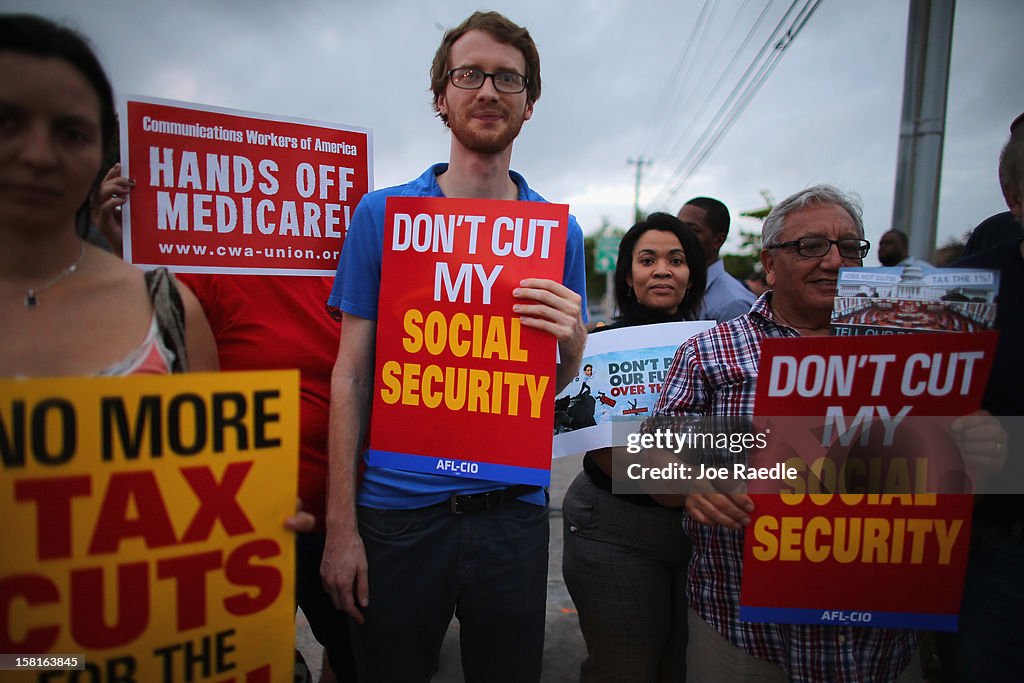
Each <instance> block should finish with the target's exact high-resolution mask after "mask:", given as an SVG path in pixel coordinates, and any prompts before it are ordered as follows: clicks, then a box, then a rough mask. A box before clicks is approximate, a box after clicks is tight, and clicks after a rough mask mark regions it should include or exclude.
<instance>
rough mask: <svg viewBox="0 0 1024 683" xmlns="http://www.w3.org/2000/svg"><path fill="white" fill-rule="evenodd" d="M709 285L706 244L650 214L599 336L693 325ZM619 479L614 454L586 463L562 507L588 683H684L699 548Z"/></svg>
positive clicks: (675, 518)
mask: <svg viewBox="0 0 1024 683" xmlns="http://www.w3.org/2000/svg"><path fill="white" fill-rule="evenodd" d="M706 282H707V267H706V266H705V264H704V250H703V249H702V248H701V246H700V241H699V240H698V239H697V236H696V235H694V234H693V232H692V231H691V230H690V229H689V228H687V227H686V226H685V225H684V224H683V223H682V222H680V221H679V220H678V219H677V218H675V217H674V216H670V215H669V214H666V213H654V214H651V215H650V216H648V218H647V220H644V221H640V222H639V223H637V224H636V225H634V226H633V227H632V228H630V229H629V231H628V232H627V233H626V235H625V236H624V237H623V238H622V242H621V243H620V244H619V259H618V264H617V265H616V268H615V301H616V304H617V307H618V317H616V319H615V321H614V322H613V324H611V325H609V326H607V327H604V328H598V330H595V332H598V331H600V330H607V329H613V328H617V327H629V326H632V325H650V324H655V323H661V322H674V321H679V320H694V319H695V318H696V317H697V313H698V311H699V310H700V304H701V298H702V297H703V294H704V285H705V283H706ZM611 471H612V449H610V448H604V449H601V450H597V451H590V452H589V453H587V454H586V456H584V459H583V472H581V473H580V474H579V476H577V477H576V480H575V481H574V482H573V483H572V485H571V486H570V487H569V490H568V491H567V492H566V494H565V501H564V502H563V504H562V516H563V523H564V534H565V535H564V543H565V547H564V552H563V556H562V574H563V576H564V578H565V585H566V587H567V588H568V589H569V594H570V595H571V596H572V599H573V602H574V603H575V604H576V609H577V611H578V612H579V618H580V627H581V628H582V630H583V637H584V639H585V640H586V642H587V658H586V659H585V660H584V661H583V664H582V665H581V667H580V680H582V681H659V680H663V681H683V680H685V679H686V636H687V630H686V569H687V565H688V564H689V560H690V541H689V539H688V538H687V537H686V536H685V535H684V534H683V529H682V509H681V507H675V508H670V507H665V506H663V505H662V504H660V503H659V502H658V501H656V500H655V499H653V498H651V497H650V496H647V495H643V494H636V495H616V494H613V493H612V478H611ZM679 505H680V506H681V502H680V503H679Z"/></svg>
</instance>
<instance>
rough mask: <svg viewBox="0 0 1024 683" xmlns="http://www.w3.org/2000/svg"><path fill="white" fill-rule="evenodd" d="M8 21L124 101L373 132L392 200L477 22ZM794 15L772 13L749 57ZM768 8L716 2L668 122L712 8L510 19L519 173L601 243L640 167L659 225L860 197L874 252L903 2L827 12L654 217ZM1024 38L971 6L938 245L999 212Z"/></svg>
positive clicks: (185, 5) (315, 15)
mask: <svg viewBox="0 0 1024 683" xmlns="http://www.w3.org/2000/svg"><path fill="white" fill-rule="evenodd" d="M5 4H6V5H7V6H13V7H12V9H15V10H22V11H33V12H38V13H41V14H44V15H47V16H50V17H54V18H58V19H69V20H70V23H72V24H73V25H75V26H76V27H78V28H80V29H81V30H82V31H83V32H84V33H85V34H86V35H87V36H89V37H90V38H91V39H92V40H93V42H94V43H95V45H96V46H97V48H98V51H99V53H100V56H101V58H102V59H103V61H104V64H105V65H106V66H107V68H108V70H109V71H110V73H111V77H112V79H113V81H114V84H115V87H116V88H117V90H118V91H120V92H131V93H137V94H142V95H150V96H155V97H167V98H175V99H185V100H192V101H198V102H202V103H205V104H212V105H217V106H222V107H232V108H237V109H243V110H249V111H257V112H267V113H272V114H278V115H283V116H295V117H304V118H310V119H318V120H326V121H337V122H340V123H347V124H351V125H356V126H362V127H367V128H373V130H374V146H375V162H374V171H375V175H376V182H375V185H376V186H377V187H383V186H386V185H391V184H395V183H399V182H404V181H405V180H407V179H409V178H411V177H413V176H415V175H417V174H418V173H420V172H421V171H422V170H423V168H425V167H426V166H427V165H428V164H430V163H432V162H434V161H438V160H441V159H445V158H446V157H447V153H448V137H447V132H446V131H445V130H444V128H443V126H442V125H441V124H440V122H439V121H438V120H437V119H435V118H434V117H433V112H432V110H431V106H430V102H431V98H430V94H429V92H428V87H429V82H428V69H429V66H430V60H431V58H432V56H433V53H434V50H435V49H436V47H437V44H438V42H439V40H440V37H441V33H442V31H443V29H444V28H447V27H450V26H452V25H455V24H457V23H458V22H459V21H461V20H462V19H463V18H464V17H465V16H467V15H468V14H469V13H471V12H472V11H473V10H475V9H477V6H476V4H475V3H470V2H463V1H461V0H459V1H446V2H444V3H421V2H415V0H388V1H384V2H377V3H363V2H355V1H350V2H338V1H336V0H306V1H304V2H296V3H288V4H285V3H278V2H271V1H269V0H266V1H261V2H252V1H250V2H240V1H222V2H199V1H197V0H193V1H191V2H176V3H158V2H138V1H135V2H132V1H129V0H123V1H122V0H106V1H95V2H89V3H83V2H75V1H74V0H37V1H34V2H29V1H27V0H13V1H10V0H9V2H7V3H5ZM787 5H788V3H781V4H780V5H779V7H775V6H774V5H773V6H772V7H771V8H770V10H769V14H770V16H769V17H768V18H766V20H765V23H764V31H763V33H762V34H758V37H757V38H756V39H755V40H754V41H752V45H759V44H760V42H761V41H763V37H762V36H763V35H764V34H766V32H767V30H768V29H770V27H771V26H773V25H774V23H775V22H776V21H777V19H778V17H779V16H781V14H782V12H783V11H784V10H785V7H786V6H787ZM764 6H765V1H764V0H747V1H746V2H744V1H743V0H722V2H719V3H718V7H717V9H716V12H715V15H714V18H713V21H712V23H711V25H710V26H709V28H708V32H707V35H706V37H705V41H704V43H703V44H702V46H701V49H700V50H698V51H696V53H695V55H694V57H693V61H692V67H693V68H692V70H691V72H690V74H689V75H688V76H687V81H686V82H687V84H688V85H687V87H686V88H685V90H684V92H682V93H681V94H680V95H679V96H678V99H677V100H676V103H675V105H674V106H672V107H666V111H663V112H661V111H659V112H657V113H656V115H653V116H652V113H653V112H654V107H655V105H656V104H657V102H658V101H659V98H660V96H661V95H662V92H663V89H664V87H665V84H666V83H667V82H668V81H669V80H670V76H671V71H672V69H673V67H674V66H675V64H676V62H677V60H678V58H679V55H680V53H681V51H682V49H683V47H684V43H685V41H686V40H687V38H688V37H689V35H690V33H691V29H692V27H693V25H694V22H695V21H696V20H697V17H698V15H699V13H700V10H701V8H702V7H703V3H700V2H695V1H694V2H684V3H680V2H670V1H669V0H652V1H651V2H646V3H642V4H640V5H638V4H636V3H628V2H624V1H622V2H599V1H597V0H592V1H590V2H576V3H552V2H545V1H543V0H520V1H518V2H515V3H512V2H497V3H495V4H494V9H497V10H499V11H503V12H505V13H506V14H507V15H508V16H509V17H510V18H512V19H513V20H515V21H518V22H521V23H523V24H525V25H526V26H527V27H528V28H529V29H530V31H531V33H532V34H533V36H534V38H535V40H536V41H537V43H538V46H539V48H540V53H541V63H542V69H543V74H544V92H543V94H542V97H541V100H540V102H539V103H538V105H537V110H536V114H535V116H534V118H533V119H532V120H531V121H529V122H527V124H526V126H525V127H524V129H523V134H522V135H521V137H520V139H519V141H517V143H516V148H515V154H514V157H513V167H514V168H516V169H517V170H520V171H522V172H523V173H524V174H525V175H526V177H527V178H528V179H529V181H530V183H531V185H533V186H534V187H536V188H537V189H538V190H539V191H540V192H541V193H542V194H544V195H545V196H546V197H548V198H549V199H551V200H553V201H569V202H571V204H572V210H573V212H574V213H575V214H577V216H578V217H579V218H580V220H581V223H582V224H583V225H584V228H585V229H587V228H591V229H593V228H596V227H597V226H598V225H600V223H601V219H602V217H603V216H607V217H608V218H610V219H611V221H612V222H613V223H617V224H620V225H623V226H625V225H628V222H629V221H630V220H631V217H632V201H633V181H634V167H632V166H629V165H627V164H626V159H627V158H630V157H633V158H635V157H636V156H638V155H639V154H644V155H646V156H650V157H652V158H654V160H655V165H654V166H653V167H651V168H650V169H645V182H644V192H643V193H642V198H643V199H644V204H645V208H647V209H649V210H654V209H667V210H670V211H672V212H674V211H675V210H676V209H677V208H678V205H681V204H682V203H683V202H684V201H685V200H686V199H688V198H689V197H692V196H695V195H698V194H710V195H712V196H717V197H720V198H721V199H722V200H724V201H725V202H726V203H727V204H728V205H729V206H730V208H731V209H733V211H734V215H735V214H737V213H738V212H739V211H741V210H745V209H751V208H756V207H758V206H761V204H762V200H761V197H760V194H759V192H760V190H762V189H768V190H770V191H771V192H772V193H773V194H774V196H775V198H776V199H781V198H782V197H784V196H786V195H787V194H790V193H792V192H794V191H796V190H799V189H801V188H803V187H805V186H807V185H809V184H813V183H816V182H833V183H836V184H838V185H840V186H842V187H844V188H845V189H849V190H853V191H856V192H858V193H859V194H860V195H861V196H862V197H863V199H864V203H865V223H866V225H867V229H868V237H869V239H872V240H873V241H877V238H878V236H879V235H880V234H881V232H883V231H884V230H885V229H887V228H888V227H889V221H890V220H891V213H892V195H893V188H894V185H895V168H896V146H897V142H898V135H899V118H900V108H901V101H902V91H903V82H902V81H903V60H904V56H905V39H906V26H907V14H908V7H907V4H906V3H897V2H891V1H890V0H865V1H864V2H857V3H849V2H836V1H830V2H824V3H823V4H822V5H821V7H820V8H819V10H818V11H817V13H816V14H815V15H814V16H813V17H812V18H811V20H810V21H809V22H808V24H807V26H806V27H805V28H804V30H803V32H802V33H801V34H800V36H799V37H798V39H797V40H796V41H795V42H794V43H793V45H792V47H791V48H790V49H789V50H788V52H787V53H786V54H785V55H784V57H783V58H782V60H781V61H780V63H779V65H778V67H777V69H776V70H775V72H774V73H773V74H772V76H771V77H770V78H769V79H768V80H767V81H766V83H765V85H764V86H763V88H762V89H761V91H760V93H759V94H758V95H757V96H756V97H755V98H754V99H753V100H752V101H751V103H750V105H749V107H748V108H747V110H746V112H745V113H744V114H743V116H742V117H741V118H740V119H738V120H737V122H736V124H735V126H734V127H733V129H732V130H731V132H730V133H729V134H728V135H727V136H726V137H725V138H724V139H723V141H722V142H721V144H720V145H719V146H718V147H717V148H716V149H715V150H714V152H713V153H712V154H711V155H710V156H708V158H707V160H706V162H705V164H704V166H703V167H702V168H701V169H700V170H699V172H698V173H697V174H696V175H695V176H694V177H693V178H691V179H690V181H689V182H688V183H687V184H686V185H685V186H684V187H683V188H682V189H681V190H680V192H679V193H678V194H677V195H676V196H675V197H674V198H673V199H672V200H671V202H670V203H669V204H665V205H654V204H649V203H648V202H650V201H651V200H652V199H653V198H654V195H655V193H656V191H657V190H658V189H660V188H661V187H662V186H663V185H664V184H665V183H666V182H670V181H671V179H672V174H673V171H675V169H676V167H677V166H678V165H679V163H680V162H681V161H682V155H683V153H684V152H685V151H686V150H687V149H689V147H690V146H691V145H692V144H693V140H694V139H695V138H696V136H697V135H698V134H699V132H700V131H701V130H703V128H704V126H705V125H706V123H707V121H708V120H709V119H710V117H711V115H712V114H713V113H714V112H715V110H716V109H717V108H718V103H719V102H720V101H721V99H720V98H721V97H724V96H725V94H727V92H728V90H729V88H731V87H732V82H729V83H727V84H725V85H724V86H723V87H722V88H721V89H720V92H719V95H718V99H709V93H710V90H711V87H712V85H713V84H714V82H715V80H716V79H717V76H718V74H719V73H720V72H721V70H722V68H723V67H724V65H725V63H726V61H727V59H728V57H730V56H731V55H732V54H733V52H734V50H735V46H736V45H737V44H738V43H739V41H740V39H742V37H743V35H744V34H745V33H746V31H747V30H748V28H749V27H750V25H751V24H752V23H753V21H754V18H755V17H756V16H757V13H758V12H760V11H761V9H762V8H763V7H764ZM1022 25H1024V3H1019V2H1015V1H1014V0H985V1H978V2H970V3H966V2H962V3H959V4H958V6H957V16H956V24H955V29H954V45H953V55H952V63H951V76H950V91H949V103H948V109H949V112H948V119H947V138H946V145H945V159H944V164H943V184H942V193H941V198H940V213H939V238H938V241H939V242H941V241H943V240H944V239H945V238H946V237H948V236H951V235H954V234H959V233H960V232H962V231H963V230H964V229H965V228H966V227H967V226H970V225H973V224H976V223H977V222H978V221H980V220H981V219H982V218H984V217H986V216H988V215H990V214H992V213H995V212H997V211H1000V210H1002V208H1003V204H1002V200H1001V197H1000V194H999V189H998V185H997V183H996V180H995V165H996V158H997V155H998V152H999V149H1000V147H1001V145H1002V143H1003V142H1004V140H1005V137H1006V133H1007V126H1008V124H1009V121H1010V120H1012V118H1013V117H1014V116H1016V115H1017V114H1019V113H1020V112H1021V111H1022V110H1024V88H1022V87H1021V83H1022V82H1024V78H1022V77H1021V73H1020V71H1021V64H1024V42H1022V41H1020V40H1019V33H1020V32H1019V27H1020V26H1022ZM730 28H731V30H729V31H727V29H730ZM752 54H753V52H752V51H751V52H750V54H749V55H746V56H742V57H741V59H740V60H738V68H740V69H742V68H743V67H745V65H746V63H747V62H749V60H750V57H751V56H752ZM712 57H715V59H712ZM734 79H735V76H734ZM701 109H703V110H704V111H703V113H702V115H701V117H700V118H697V117H695V114H697V113H698V112H699V111H700V110H701ZM652 118H655V119H656V120H657V121H659V122H660V121H661V120H663V119H664V120H665V121H667V124H666V125H665V126H664V127H663V128H664V131H665V132H664V133H661V132H660V131H661V130H662V127H659V128H658V130H656V131H654V132H652V130H651V129H650V128H648V126H647V124H648V122H649V121H650V120H651V119H652ZM645 141H646V145H647V147H648V148H647V149H645V148H644V147H645ZM677 143H678V144H677ZM743 224H744V223H743V221H742V220H741V221H740V225H743ZM730 244H731V242H730ZM871 260H873V257H869V261H871Z"/></svg>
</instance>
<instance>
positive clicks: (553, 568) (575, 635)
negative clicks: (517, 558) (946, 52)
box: [296, 457, 586, 683]
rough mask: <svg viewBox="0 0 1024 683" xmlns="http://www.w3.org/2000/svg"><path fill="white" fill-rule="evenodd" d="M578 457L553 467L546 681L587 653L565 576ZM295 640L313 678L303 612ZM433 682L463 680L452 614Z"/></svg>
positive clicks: (316, 661)
mask: <svg viewBox="0 0 1024 683" xmlns="http://www.w3.org/2000/svg"><path fill="white" fill-rule="evenodd" d="M580 462H581V459H580V458H579V457H571V458H559V459H558V460H555V461H554V464H553V465H552V468H551V488H550V493H551V506H550V523H551V544H550V547H549V555H548V611H547V623H546V628H545V638H544V670H543V673H542V674H541V681H543V683H568V682H570V681H576V680H579V670H580V662H582V661H583V657H584V655H585V654H586V646H585V645H584V643H583V635H582V634H581V633H580V625H579V620H578V618H577V617H576V609H575V608H574V607H573V604H572V600H571V599H570V598H569V593H568V591H566V589H565V583H564V582H563V581H562V499H563V498H564V497H565V490H566V489H567V488H569V484H571V483H572V480H573V479H575V478H576V475H577V474H578V473H579V471H580ZM296 632H297V634H296V646H297V647H298V648H299V649H300V650H301V651H302V653H303V655H304V656H305V658H306V661H307V662H308V663H309V666H310V669H311V670H313V680H314V681H315V680H317V679H318V676H319V671H320V657H321V650H320V647H319V645H318V644H317V642H316V641H315V640H314V639H313V636H312V634H311V633H310V632H309V626H308V625H307V624H306V620H305V619H304V618H303V617H302V613H301V612H299V615H298V618H297V620H296ZM432 680H433V681H434V682H435V683H460V682H461V681H462V680H463V676H462V663H461V661H460V659H459V622H458V620H457V619H452V623H451V624H450V625H449V626H448V633H447V634H446V635H445V639H444V643H443V644H442V645H441V658H440V666H439V668H438V671H437V674H435V675H434V678H433V679H432Z"/></svg>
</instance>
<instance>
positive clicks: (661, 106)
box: [640, 0, 717, 149]
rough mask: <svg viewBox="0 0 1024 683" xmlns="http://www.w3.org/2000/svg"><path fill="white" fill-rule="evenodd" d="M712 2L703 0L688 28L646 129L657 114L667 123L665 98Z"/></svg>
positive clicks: (674, 84)
mask: <svg viewBox="0 0 1024 683" xmlns="http://www.w3.org/2000/svg"><path fill="white" fill-rule="evenodd" d="M713 2H717V0H704V6H703V7H701V10H700V14H699V15H697V21H696V22H695V23H694V25H693V28H692V29H691V30H690V35H689V37H688V38H687V39H686V42H685V43H684V44H683V50H682V52H680V54H679V59H677V60H676V64H675V66H674V67H673V69H672V74H671V75H670V76H669V78H668V80H666V81H665V86H664V87H663V88H662V90H661V94H660V95H659V96H658V101H657V102H656V103H655V105H654V108H653V109H652V110H651V114H650V116H649V117H648V119H647V125H646V126H645V129H646V130H648V131H654V130H655V128H656V126H655V118H656V117H658V115H659V114H660V115H661V120H662V122H661V127H664V126H665V125H667V123H668V109H667V108H666V107H665V103H666V100H667V99H668V98H669V97H670V96H671V94H672V92H673V91H674V89H675V87H676V83H677V81H678V80H679V74H680V73H682V71H683V67H684V65H685V64H686V63H687V62H688V61H689V59H690V56H691V55H692V54H693V53H694V52H695V51H696V48H695V45H696V44H697V41H696V40H695V38H696V36H697V34H698V32H699V31H700V30H701V28H702V27H703V25H704V20H705V17H706V16H707V14H708V11H709V9H710V8H711V6H712V3H713ZM658 137H660V135H653V136H652V137H651V138H648V140H647V141H646V142H647V143H652V142H653V141H654V140H656V139H657V138H658ZM648 147H649V144H644V145H641V147H640V149H647V148H648Z"/></svg>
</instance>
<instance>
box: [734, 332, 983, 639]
mask: <svg viewBox="0 0 1024 683" xmlns="http://www.w3.org/2000/svg"><path fill="white" fill-rule="evenodd" d="M922 339H924V340H926V341H927V343H926V344H924V343H922ZM995 340H996V335H995V334H994V333H978V334H950V335H904V336H899V337H858V338H839V337H833V338H827V339H821V338H802V339H786V340H781V339H780V340H774V339H770V340H765V341H764V342H763V345H762V351H761V361H760V365H759V369H758V377H759V379H758V386H757V397H756V402H755V414H756V416H757V417H756V418H755V422H757V425H758V427H757V428H758V429H760V430H762V431H763V432H766V433H767V434H768V435H769V436H768V442H767V447H766V448H764V449H761V450H760V451H758V452H756V453H754V454H753V456H752V463H751V464H753V465H755V466H760V467H765V466H769V465H771V464H774V463H784V464H785V465H786V466H789V467H793V468H794V469H796V471H797V477H796V478H795V479H790V480H786V481H783V482H781V484H780V483H779V482H752V484H751V486H750V492H751V493H752V494H755V505H756V510H755V513H754V514H753V515H752V521H751V525H750V526H749V527H748V528H747V531H746V534H745V540H744V557H743V581H742V588H741V595H740V605H741V607H740V618H741V619H743V620H746V621H768V622H780V623H807V624H818V625H842V626H850V625H856V626H872V627H900V628H929V629H937V630H955V629H956V623H957V614H958V612H959V607H960V595H961V591H962V586H963V578H964V571H965V569H966V564H967V550H968V543H969V540H970V519H971V510H972V506H973V497H972V496H970V495H959V494H953V493H945V491H951V490H956V491H960V490H963V488H962V484H963V482H964V480H965V479H964V477H965V476H966V475H965V469H964V463H963V462H962V458H961V455H960V452H959V448H958V446H957V444H956V442H955V441H954V439H953V438H952V436H951V435H950V432H949V424H950V423H951V422H952V419H953V418H952V417H949V416H957V415H963V414H965V413H968V412H971V411H972V410H975V409H977V407H978V406H979V405H980V403H981V396H982V394H983V392H984V388H985V384H986V382H987V379H988V374H989V369H990V367H991V362H992V354H993V352H994V349H995ZM922 349H925V350H922ZM936 416H938V417H936ZM758 493H761V494H763V495H756V494H758Z"/></svg>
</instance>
